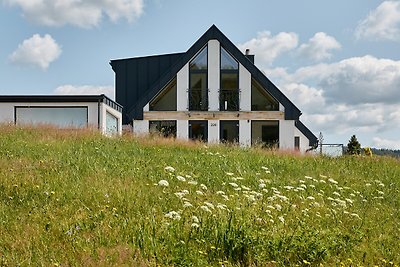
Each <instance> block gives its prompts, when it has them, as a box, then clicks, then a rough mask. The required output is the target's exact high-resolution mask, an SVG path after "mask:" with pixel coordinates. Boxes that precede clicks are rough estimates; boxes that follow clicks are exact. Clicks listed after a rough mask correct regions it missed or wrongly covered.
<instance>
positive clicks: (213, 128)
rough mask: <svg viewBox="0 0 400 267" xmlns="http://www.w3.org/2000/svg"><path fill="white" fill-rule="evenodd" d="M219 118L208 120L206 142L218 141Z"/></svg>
mask: <svg viewBox="0 0 400 267" xmlns="http://www.w3.org/2000/svg"><path fill="white" fill-rule="evenodd" d="M219 137H220V136H219V120H209V121H208V143H214V144H215V143H219Z"/></svg>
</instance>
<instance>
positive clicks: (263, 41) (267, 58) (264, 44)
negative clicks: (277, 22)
mask: <svg viewBox="0 0 400 267" xmlns="http://www.w3.org/2000/svg"><path fill="white" fill-rule="evenodd" d="M298 39H299V38H298V36H297V34H296V33H293V32H280V33H278V34H277V35H275V36H273V35H272V34H271V32H269V31H264V32H259V33H258V34H257V37H256V38H253V39H251V40H249V41H247V42H245V43H244V44H239V45H238V47H239V49H241V50H242V51H245V50H246V49H250V51H251V53H252V54H255V55H256V57H255V58H256V61H260V63H262V64H266V65H270V64H271V63H272V62H273V61H274V60H275V58H277V57H278V56H279V55H281V54H282V53H284V52H287V51H290V50H292V49H294V48H296V47H297V45H298Z"/></svg>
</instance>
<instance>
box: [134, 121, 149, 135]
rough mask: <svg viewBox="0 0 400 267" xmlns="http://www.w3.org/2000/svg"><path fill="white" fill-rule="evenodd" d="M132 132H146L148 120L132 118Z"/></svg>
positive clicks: (147, 130) (147, 131)
mask: <svg viewBox="0 0 400 267" xmlns="http://www.w3.org/2000/svg"><path fill="white" fill-rule="evenodd" d="M133 132H134V133H135V134H148V133H149V121H148V120H133Z"/></svg>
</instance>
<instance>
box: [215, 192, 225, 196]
mask: <svg viewBox="0 0 400 267" xmlns="http://www.w3.org/2000/svg"><path fill="white" fill-rule="evenodd" d="M216 194H217V195H225V192H224V191H217V192H216Z"/></svg>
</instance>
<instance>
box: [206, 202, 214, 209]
mask: <svg viewBox="0 0 400 267" xmlns="http://www.w3.org/2000/svg"><path fill="white" fill-rule="evenodd" d="M204 204H205V205H207V207H209V208H211V209H214V205H213V204H212V203H210V202H204Z"/></svg>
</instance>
